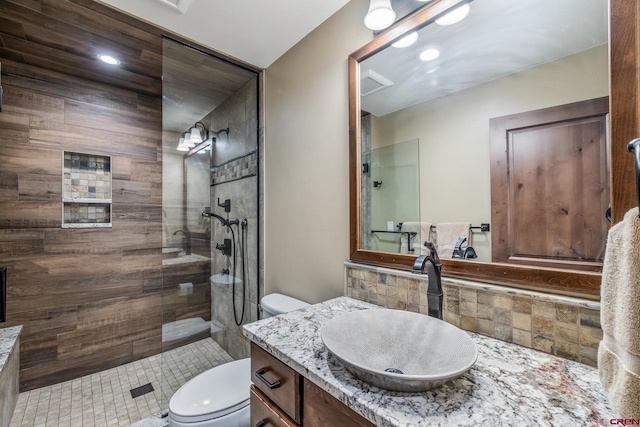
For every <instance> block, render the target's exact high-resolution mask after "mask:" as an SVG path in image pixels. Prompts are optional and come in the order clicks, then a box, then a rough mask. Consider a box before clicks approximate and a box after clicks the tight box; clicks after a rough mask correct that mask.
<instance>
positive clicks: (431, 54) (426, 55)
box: [420, 47, 440, 61]
mask: <svg viewBox="0 0 640 427" xmlns="http://www.w3.org/2000/svg"><path fill="white" fill-rule="evenodd" d="M438 56H440V51H439V50H438V49H434V48H432V47H430V48H429V49H425V50H423V51H422V53H421V54H420V59H422V60H423V61H433V60H434V59H436V58H437V57H438Z"/></svg>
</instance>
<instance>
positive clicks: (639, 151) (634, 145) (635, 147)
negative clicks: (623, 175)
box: [628, 138, 640, 216]
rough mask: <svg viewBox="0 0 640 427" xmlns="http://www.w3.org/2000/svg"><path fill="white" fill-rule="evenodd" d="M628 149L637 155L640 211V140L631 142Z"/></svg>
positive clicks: (639, 207)
mask: <svg viewBox="0 0 640 427" xmlns="http://www.w3.org/2000/svg"><path fill="white" fill-rule="evenodd" d="M628 148H629V151H631V152H632V153H634V154H635V155H636V191H637V193H638V209H640V138H636V139H634V140H633V141H631V142H630V143H629V145H628ZM639 216H640V215H639Z"/></svg>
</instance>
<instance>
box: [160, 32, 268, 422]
mask: <svg viewBox="0 0 640 427" xmlns="http://www.w3.org/2000/svg"><path fill="white" fill-rule="evenodd" d="M162 125H163V147H162V160H163V162H162V164H163V171H162V175H163V176H162V178H163V179H162V182H163V185H162V206H163V224H162V228H163V230H162V243H163V261H162V265H163V266H162V283H163V285H162V286H163V287H162V322H163V327H162V352H163V353H162V374H161V377H162V407H163V408H164V409H167V408H168V404H169V399H170V398H171V396H172V395H173V393H174V392H175V391H176V390H177V389H178V388H179V387H180V386H181V385H183V384H184V383H185V382H186V381H188V380H189V379H191V378H192V377H194V376H195V375H197V374H199V373H201V372H203V371H205V370H207V369H210V368H211V367H214V366H217V365H219V364H221V363H225V362H228V361H231V360H233V359H238V358H242V357H247V356H248V343H247V341H246V339H245V338H244V337H243V336H242V330H241V327H242V324H244V323H249V322H250V321H254V320H256V319H257V316H258V314H257V301H258V297H259V296H258V293H259V292H258V271H259V269H258V236H259V234H258V233H259V226H258V185H259V181H258V159H259V150H258V126H259V124H258V75H257V74H256V73H255V72H254V71H253V70H248V69H245V68H243V67H240V66H238V65H235V64H231V63H229V62H227V61H225V60H223V59H220V58H217V57H215V56H212V55H210V54H208V53H205V52H202V51H200V50H198V49H195V48H193V47H191V46H187V45H185V44H183V43H179V42H176V41H174V40H171V39H168V38H165V39H164V41H163V120H162Z"/></svg>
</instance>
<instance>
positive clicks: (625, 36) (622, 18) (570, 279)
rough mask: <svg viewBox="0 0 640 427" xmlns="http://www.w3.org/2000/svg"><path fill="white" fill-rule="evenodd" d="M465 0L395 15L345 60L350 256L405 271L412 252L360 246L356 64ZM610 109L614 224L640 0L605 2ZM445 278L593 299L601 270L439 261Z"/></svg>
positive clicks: (630, 201) (635, 120)
mask: <svg viewBox="0 0 640 427" xmlns="http://www.w3.org/2000/svg"><path fill="white" fill-rule="evenodd" d="M464 1H465V0H437V1H436V2H434V3H433V4H431V5H429V6H426V7H425V8H424V9H421V10H419V11H418V12H416V13H415V14H413V15H411V16H409V17H407V18H405V19H403V20H401V21H399V22H398V23H396V24H394V25H393V26H392V27H390V28H389V29H388V30H386V31H385V32H383V33H382V34H380V35H379V36H378V37H376V38H375V39H374V40H372V41H371V42H370V43H368V44H367V45H365V46H363V47H362V48H360V49H358V50H357V51H355V52H354V53H352V54H351V55H350V56H349V58H348V62H349V195H350V209H349V217H350V221H349V222H350V229H349V234H350V236H349V244H350V250H349V253H350V259H351V261H353V262H358V263H362V264H369V265H375V266H381V267H388V268H395V269H400V270H410V269H411V267H412V265H413V262H414V261H415V259H416V257H415V256H413V255H405V254H396V253H388V252H378V251H372V250H365V249H362V248H361V247H362V241H363V240H362V235H361V233H362V231H361V230H362V229H361V223H362V218H361V208H362V206H361V197H360V191H361V188H360V186H361V174H360V158H361V140H360V96H359V93H360V90H359V86H360V67H359V63H360V62H362V61H364V60H365V59H367V58H369V57H371V56H372V55H375V54H376V53H377V52H379V51H381V50H383V49H385V48H386V47H388V46H389V45H390V44H391V43H393V42H395V41H397V40H399V39H400V38H402V36H403V35H404V34H405V33H407V32H409V31H417V30H419V29H421V28H423V27H425V26H427V25H429V24H430V23H432V22H433V21H434V20H435V18H437V17H439V16H440V15H442V14H443V13H444V12H445V11H447V10H449V9H450V8H452V7H455V6H457V5H459V4H460V3H462V2H464ZM609 14H610V22H609V58H610V60H609V79H610V85H609V112H610V135H609V137H610V144H611V152H610V153H609V154H610V165H611V166H610V189H611V190H610V191H611V210H612V224H615V223H617V222H619V221H620V220H622V218H623V216H624V214H625V212H627V211H628V210H629V209H631V208H632V207H634V206H635V205H636V203H637V201H636V200H635V197H636V189H635V185H634V183H635V170H634V159H633V156H631V155H630V154H629V152H628V150H627V144H628V142H629V141H631V140H632V139H634V138H637V137H639V136H640V132H639V130H640V120H639V119H640V114H639V113H640V96H639V86H640V82H639V77H638V76H639V75H640V73H638V70H640V50H639V49H640V37H639V36H640V24H639V22H640V3H638V2H637V1H636V0H609ZM442 273H443V275H444V276H453V277H460V278H466V279H471V280H477V281H481V282H489V283H497V284H501V285H506V286H511V287H522V288H528V289H534V290H538V291H543V292H551V293H561V294H568V295H576V296H581V297H585V298H590V299H598V298H599V295H600V281H601V278H602V275H601V273H594V272H585V271H577V270H562V269H552V268H540V267H530V266H516V265H513V264H504V263H486V262H476V261H461V260H454V259H443V260H442Z"/></svg>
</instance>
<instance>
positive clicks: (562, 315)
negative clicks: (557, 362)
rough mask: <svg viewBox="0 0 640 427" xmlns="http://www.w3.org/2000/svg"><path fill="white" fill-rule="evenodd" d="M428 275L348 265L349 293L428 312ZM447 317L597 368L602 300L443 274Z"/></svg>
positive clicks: (462, 325)
mask: <svg viewBox="0 0 640 427" xmlns="http://www.w3.org/2000/svg"><path fill="white" fill-rule="evenodd" d="M427 283H428V282H427V276H426V275H424V276H423V275H413V274H411V273H408V272H404V271H400V270H391V269H386V268H376V267H372V266H364V265H359V264H354V263H350V262H347V263H346V280H345V294H346V295H347V296H349V297H352V298H355V299H359V300H362V301H368V302H370V303H373V304H377V305H379V306H382V307H387V308H392V309H398V310H408V311H414V312H417V313H423V314H427ZM442 287H443V289H444V314H443V317H444V320H446V321H447V322H449V323H451V324H453V325H455V326H457V327H459V328H461V329H465V330H467V331H472V332H477V333H480V334H483V335H487V336H490V337H493V338H496V339H499V340H502V341H507V342H512V343H515V344H519V345H522V346H525V347H530V348H534V349H536V350H540V351H543V352H545V353H549V354H553V355H556V356H560V357H564V358H567V359H571V360H575V361H578V362H582V363H585V364H587V365H591V366H596V361H597V352H598V345H599V343H600V340H601V339H602V329H601V327H600V303H598V302H596V301H591V300H584V299H579V298H572V297H564V296H559V295H551V294H543V293H540V292H532V291H526V290H520V289H514V288H505V287H501V286H496V285H490V284H485V283H479V282H473V281H468V280H460V279H451V278H443V279H442Z"/></svg>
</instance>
